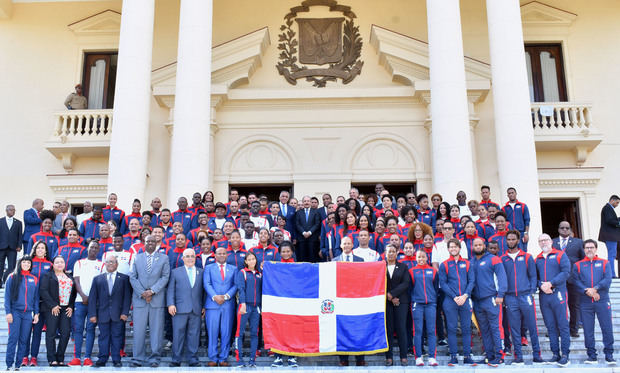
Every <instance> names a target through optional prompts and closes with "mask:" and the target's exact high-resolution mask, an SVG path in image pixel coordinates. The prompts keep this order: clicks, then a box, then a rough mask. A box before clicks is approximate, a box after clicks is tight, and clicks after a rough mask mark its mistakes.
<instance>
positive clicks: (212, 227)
mask: <svg viewBox="0 0 620 373" xmlns="http://www.w3.org/2000/svg"><path fill="white" fill-rule="evenodd" d="M215 219H216V218H209V222H208V223H207V227H208V228H209V232H213V231H214V230H216V229H217V228H218V227H217V225H216V224H215ZM227 221H229V222H231V223H233V224H235V220H234V219H233V218H224V223H226V222H227ZM223 226H224V224H222V227H223ZM220 228H221V227H220Z"/></svg>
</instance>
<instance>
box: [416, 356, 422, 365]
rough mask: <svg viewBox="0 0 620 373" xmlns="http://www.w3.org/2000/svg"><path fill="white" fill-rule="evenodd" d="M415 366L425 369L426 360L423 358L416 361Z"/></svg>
mask: <svg viewBox="0 0 620 373" xmlns="http://www.w3.org/2000/svg"><path fill="white" fill-rule="evenodd" d="M415 365H417V366H419V367H423V366H424V360H423V359H422V358H421V357H419V358H417V359H415Z"/></svg>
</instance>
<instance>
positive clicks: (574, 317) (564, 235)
mask: <svg viewBox="0 0 620 373" xmlns="http://www.w3.org/2000/svg"><path fill="white" fill-rule="evenodd" d="M558 233H559V236H558V237H556V238H554V239H553V248H554V249H557V250H562V251H564V252H565V253H566V255H567V256H568V259H569V260H570V265H571V271H572V269H573V265H574V264H575V263H577V262H578V261H580V260H582V259H583V258H585V256H586V254H585V252H584V251H583V241H582V240H581V239H579V238H575V237H571V226H570V223H569V222H567V221H562V222H560V225H559V226H558ZM566 290H568V309H569V311H570V335H571V337H574V338H577V337H579V333H578V332H577V330H578V329H579V321H580V320H579V296H580V294H579V290H577V287H576V286H575V285H574V284H573V281H572V279H571V278H570V277H569V278H568V281H566Z"/></svg>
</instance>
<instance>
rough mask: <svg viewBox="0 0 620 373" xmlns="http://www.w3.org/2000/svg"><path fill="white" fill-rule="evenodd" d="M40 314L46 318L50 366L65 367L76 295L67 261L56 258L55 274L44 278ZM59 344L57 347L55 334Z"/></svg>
mask: <svg viewBox="0 0 620 373" xmlns="http://www.w3.org/2000/svg"><path fill="white" fill-rule="evenodd" d="M39 295H40V297H41V312H42V313H43V314H45V324H46V325H47V331H46V332H45V347H46V348H47V361H48V362H49V364H50V366H52V367H56V366H66V364H65V363H64V358H65V350H66V349H67V344H68V343H69V337H70V336H71V316H73V306H74V305H75V297H76V295H77V292H76V290H75V285H74V283H73V278H72V277H71V275H69V274H67V273H66V272H65V260H64V258H63V257H62V256H56V257H55V258H54V260H53V261H52V270H51V271H49V272H47V273H46V274H45V275H44V276H43V277H41V285H40V288H39ZM57 333H59V334H60V340H59V341H58V345H56V334H57Z"/></svg>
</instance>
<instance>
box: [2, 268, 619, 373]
mask: <svg viewBox="0 0 620 373" xmlns="http://www.w3.org/2000/svg"><path fill="white" fill-rule="evenodd" d="M610 297H611V303H612V309H613V325H614V338H615V341H616V342H615V350H616V351H619V350H620V306H618V305H617V304H620V280H614V281H613V284H612V287H611V290H610ZM0 304H2V305H3V304H4V289H1V290H0ZM537 307H538V302H537ZM537 315H538V331H539V336H540V343H541V349H542V351H543V359H546V358H549V357H550V356H551V352H550V350H549V340H548V338H547V336H546V328H545V325H544V322H543V320H542V314H541V313H540V309H538V311H537ZM4 316H5V315H4V307H3V306H1V307H0V355H1V356H4V354H5V352H6V343H7V339H8V325H7V323H6V320H5V317H4ZM474 333H475V335H474V336H473V353H474V358H475V359H476V358H479V357H480V356H481V351H482V341H481V339H480V337H479V336H478V331H477V330H476V329H474ZM247 334H248V333H246V335H247ZM579 334H580V336H579V338H572V340H571V355H570V359H571V365H570V366H569V367H572V368H573V369H575V368H577V367H579V366H581V368H580V369H587V371H588V372H612V371H618V372H620V368H616V369H612V368H611V367H607V366H606V365H605V364H604V361H603V358H602V356H603V354H602V348H603V346H602V335H601V332H600V328H599V325H598V321H596V346H597V350H598V352H599V361H600V362H601V364H600V365H599V366H592V365H581V364H583V361H584V360H585V358H586V351H585V347H584V342H583V330H580V331H579ZM147 340H148V339H147ZM132 342H133V341H132V329H131V328H130V327H127V335H126V348H125V351H127V353H128V355H129V356H131V350H132V345H133V343H132ZM201 343H202V344H205V341H204V336H203V339H202V340H201ZM245 346H246V347H245V349H244V351H246V353H247V350H248V349H249V348H248V347H249V340H248V339H247V338H246V341H245ZM83 348H84V347H83ZM147 349H148V342H147ZM45 351H46V349H45V334H44V335H43V338H42V341H41V350H40V353H39V356H38V359H39V365H40V366H41V367H47V359H46V354H45ZM72 352H73V342H72V341H70V342H69V346H68V348H67V352H66V358H65V363H68V362H69V361H70V360H71V359H72V357H73V355H72ZM97 352H98V347H97V343H95V347H94V351H93V361H96V356H97ZM523 355H524V359H525V363H526V364H527V365H526V366H528V365H529V368H531V369H534V370H536V371H537V372H542V371H543V370H549V369H559V368H556V367H555V366H554V365H530V364H532V362H531V358H532V356H531V347H529V346H528V347H523ZM163 356H164V357H163V359H162V366H163V367H165V366H167V365H168V363H169V362H170V359H171V352H170V351H169V350H165V351H164V355H163ZM199 356H200V359H201V361H203V362H205V363H206V362H207V361H208V359H207V352H206V344H205V345H203V346H201V347H200V350H199ZM394 356H395V364H396V365H398V347H396V351H395V352H394ZM448 359H449V357H448V348H447V346H445V347H438V350H437V360H438V361H439V364H440V367H439V368H434V369H435V370H437V369H439V370H443V368H446V369H454V368H450V367H447V362H448ZM246 360H247V358H246ZM272 360H273V357H269V356H262V357H259V358H258V359H257V365H258V366H259V368H266V367H269V366H270V365H271V362H272ZM506 360H507V362H508V361H510V360H511V357H510V356H507V359H506ZM123 361H124V363H125V364H124V365H125V366H128V365H129V364H128V361H129V358H124V359H123ZM229 361H230V362H231V364H233V365H234V364H235V363H234V359H233V357H232V356H231V358H230V359H229ZM350 361H351V363H352V364H353V365H354V361H355V360H354V358H353V357H351V358H350ZM366 362H367V363H368V365H369V366H368V367H365V368H357V369H366V371H372V370H377V369H378V368H379V367H381V366H383V365H384V362H385V358H384V356H383V354H376V355H370V356H366ZM298 363H299V365H300V366H301V367H302V368H303V367H308V368H310V367H312V368H313V370H314V371H326V370H330V369H331V368H329V367H332V368H334V367H337V366H338V358H337V357H336V356H321V357H307V358H299V359H298ZM409 364H410V365H412V364H413V357H412V356H410V357H409ZM442 367H443V368H442ZM397 368H399V367H393V368H391V369H397ZM37 369H38V370H40V369H41V368H24V370H37ZM59 369H62V368H59ZM71 369H79V368H76V367H73V368H71ZM84 369H86V368H84ZM123 369H127V368H123ZM182 369H183V370H185V369H186V368H182ZM187 369H190V370H192V369H193V370H195V369H199V368H187ZM203 369H204V368H203ZM338 369H340V368H338ZM349 369H352V368H349ZM382 369H384V368H382ZM409 369H411V368H409ZM460 369H468V370H479V369H487V367H486V366H484V367H477V368H469V367H467V368H465V367H463V366H461V367H460ZM498 369H500V370H506V371H508V369H510V366H509V365H506V366H505V367H504V368H498ZM564 369H565V370H566V369H569V368H564ZM175 370H178V368H175ZM280 370H282V368H280Z"/></svg>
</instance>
